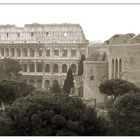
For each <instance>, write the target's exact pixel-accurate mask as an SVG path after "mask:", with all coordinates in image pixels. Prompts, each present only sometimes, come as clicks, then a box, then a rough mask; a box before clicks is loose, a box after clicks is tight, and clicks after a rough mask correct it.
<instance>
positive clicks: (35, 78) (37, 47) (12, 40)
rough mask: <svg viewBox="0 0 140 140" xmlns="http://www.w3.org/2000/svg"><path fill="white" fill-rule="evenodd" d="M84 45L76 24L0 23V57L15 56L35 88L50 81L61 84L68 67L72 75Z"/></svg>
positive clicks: (85, 44)
mask: <svg viewBox="0 0 140 140" xmlns="http://www.w3.org/2000/svg"><path fill="white" fill-rule="evenodd" d="M88 44H89V42H88V40H86V38H85V36H84V33H83V30H82V28H81V26H80V25H79V24H27V25H25V26H24V27H22V28H21V27H20V28H19V27H17V26H15V25H0V58H1V59H4V58H13V59H18V60H19V61H20V63H21V64H22V74H23V75H24V76H25V77H26V80H27V81H28V82H29V83H30V84H33V85H34V86H36V87H37V88H47V87H49V86H51V84H52V82H53V81H54V80H57V81H58V82H59V84H60V85H61V86H62V85H63V82H64V79H65V77H66V74H67V70H68V69H69V67H70V66H71V67H72V70H73V73H74V74H75V75H76V74H77V72H78V63H79V60H80V57H81V55H85V56H87V55H88Z"/></svg>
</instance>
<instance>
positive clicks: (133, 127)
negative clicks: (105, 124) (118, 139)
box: [109, 92, 140, 136]
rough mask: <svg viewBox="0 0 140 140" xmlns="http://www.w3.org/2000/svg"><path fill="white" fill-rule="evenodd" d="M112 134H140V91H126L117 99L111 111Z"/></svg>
mask: <svg viewBox="0 0 140 140" xmlns="http://www.w3.org/2000/svg"><path fill="white" fill-rule="evenodd" d="M109 116H110V118H111V124H112V135H115V136H139V135H140V93H134V92H133V93H132V92H129V93H126V94H124V95H122V96H120V97H119V98H118V99H116V102H115V104H114V105H113V106H112V108H111V109H110V111H109Z"/></svg>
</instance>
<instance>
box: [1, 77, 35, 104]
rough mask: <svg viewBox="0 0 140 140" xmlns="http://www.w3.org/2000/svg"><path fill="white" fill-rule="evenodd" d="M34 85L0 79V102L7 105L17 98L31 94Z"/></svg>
mask: <svg viewBox="0 0 140 140" xmlns="http://www.w3.org/2000/svg"><path fill="white" fill-rule="evenodd" d="M33 90H34V87H33V86H31V85H27V84H26V83H24V82H17V81H7V80H2V81H0V104H1V105H2V104H3V105H5V106H7V105H9V104H11V103H13V102H14V101H15V100H16V99H17V98H19V97H22V96H27V95H29V94H31V92H32V91H33Z"/></svg>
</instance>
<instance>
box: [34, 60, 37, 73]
mask: <svg viewBox="0 0 140 140" xmlns="http://www.w3.org/2000/svg"><path fill="white" fill-rule="evenodd" d="M36 63H37V62H36V61H35V62H34V64H35V65H34V67H35V74H36V73H37V71H36V66H37V65H36Z"/></svg>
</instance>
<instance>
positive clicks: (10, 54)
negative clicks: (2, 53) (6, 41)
mask: <svg viewBox="0 0 140 140" xmlns="http://www.w3.org/2000/svg"><path fill="white" fill-rule="evenodd" d="M9 57H11V48H9Z"/></svg>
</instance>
